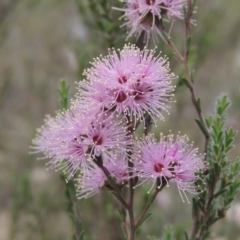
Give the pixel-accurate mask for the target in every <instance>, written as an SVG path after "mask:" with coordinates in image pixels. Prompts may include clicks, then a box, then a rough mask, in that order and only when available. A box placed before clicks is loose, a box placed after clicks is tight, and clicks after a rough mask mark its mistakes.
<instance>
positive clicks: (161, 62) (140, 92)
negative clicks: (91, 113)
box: [79, 45, 175, 123]
mask: <svg viewBox="0 0 240 240" xmlns="http://www.w3.org/2000/svg"><path fill="white" fill-rule="evenodd" d="M154 54H155V51H154V50H147V49H144V50H143V51H140V49H138V48H137V47H135V46H130V45H126V46H125V47H124V48H123V50H119V51H115V50H114V49H113V50H112V51H111V52H110V53H109V55H108V56H106V57H100V58H97V59H95V61H94V62H93V63H92V68H90V69H88V70H87V71H86V72H85V75H86V78H87V80H86V81H83V82H80V83H79V86H80V100H79V102H80V103H81V102H82V101H88V103H89V106H90V108H92V106H95V112H97V111H98V112H100V113H117V114H118V115H119V114H123V115H125V116H126V117H127V118H129V119H130V120H131V121H134V122H135V123H136V122H137V121H138V120H140V121H142V120H144V116H145V114H148V115H150V116H151V117H152V119H153V120H155V119H156V118H163V115H162V112H161V111H167V112H168V110H167V109H168V106H166V103H168V102H169V101H171V97H172V92H173V90H174V87H173V86H172V85H171V80H172V79H174V78H175V77H174V74H172V73H169V72H170V69H169V63H168V61H167V59H166V58H164V57H160V56H157V57H155V56H154Z"/></svg>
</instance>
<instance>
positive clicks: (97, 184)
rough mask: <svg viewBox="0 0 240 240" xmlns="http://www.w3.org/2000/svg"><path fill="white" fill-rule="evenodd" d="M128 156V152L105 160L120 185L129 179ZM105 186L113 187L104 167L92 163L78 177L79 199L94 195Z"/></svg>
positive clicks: (105, 164) (112, 175) (106, 165)
mask: <svg viewBox="0 0 240 240" xmlns="http://www.w3.org/2000/svg"><path fill="white" fill-rule="evenodd" d="M126 157H127V156H126V154H120V155H118V156H116V155H115V156H113V158H112V159H111V160H109V161H105V162H104V166H105V167H106V168H107V169H108V171H109V173H110V174H111V177H112V178H113V179H114V180H115V182H116V184H118V185H124V184H126V183H127V181H128V179H129V170H128V164H127V158H126ZM104 186H107V187H109V188H111V185H110V184H109V182H108V180H107V177H106V175H105V174H104V173H103V171H102V169H101V168H99V167H98V166H97V165H96V164H94V163H91V164H90V165H89V167H88V169H86V171H85V172H84V173H83V174H80V176H79V177H78V179H77V196H78V198H79V199H82V198H89V197H92V196H93V195H96V194H100V193H101V191H102V189H103V187H104Z"/></svg>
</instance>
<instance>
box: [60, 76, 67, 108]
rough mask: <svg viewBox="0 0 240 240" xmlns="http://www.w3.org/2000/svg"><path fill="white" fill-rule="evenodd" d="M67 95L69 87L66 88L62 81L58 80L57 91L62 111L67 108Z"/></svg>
mask: <svg viewBox="0 0 240 240" xmlns="http://www.w3.org/2000/svg"><path fill="white" fill-rule="evenodd" d="M68 93H69V86H67V84H66V82H65V80H64V79H61V80H60V88H59V89H58V94H59V103H60V106H61V108H62V109H67V108H68Z"/></svg>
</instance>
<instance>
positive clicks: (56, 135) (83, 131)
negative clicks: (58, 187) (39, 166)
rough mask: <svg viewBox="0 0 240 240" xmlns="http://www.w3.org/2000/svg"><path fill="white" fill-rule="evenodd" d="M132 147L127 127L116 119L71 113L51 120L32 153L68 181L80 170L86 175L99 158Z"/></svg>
mask: <svg viewBox="0 0 240 240" xmlns="http://www.w3.org/2000/svg"><path fill="white" fill-rule="evenodd" d="M100 120H101V121H100ZM130 145H131V139H130V137H129V134H128V133H127V130H126V127H125V126H123V125H122V123H121V122H119V121H117V119H113V117H111V118H108V119H106V120H104V119H103V118H101V119H99V118H92V117H88V116H86V115H83V114H82V113H78V112H76V111H75V112H74V111H72V110H71V111H67V112H66V113H64V114H58V115H57V117H56V118H55V119H53V118H49V119H48V120H47V121H46V123H45V125H44V126H43V127H42V128H41V129H40V130H39V133H38V136H37V137H36V139H35V140H34V141H33V146H32V149H33V152H35V153H37V152H43V153H44V154H45V157H46V158H50V161H49V163H48V165H49V168H53V169H56V170H59V169H64V171H65V172H67V173H68V175H69V177H68V179H69V178H71V177H72V176H73V175H74V174H75V173H76V172H77V171H78V170H80V171H85V169H86V167H87V166H88V164H89V162H91V161H92V160H93V159H94V158H95V157H96V156H100V155H102V156H103V158H104V159H109V158H110V157H112V151H113V149H114V151H115V152H116V153H117V152H122V151H125V152H126V151H127V148H128V146H130Z"/></svg>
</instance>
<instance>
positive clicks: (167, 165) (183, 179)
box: [134, 135, 204, 201]
mask: <svg viewBox="0 0 240 240" xmlns="http://www.w3.org/2000/svg"><path fill="white" fill-rule="evenodd" d="M137 149H138V150H137V151H136V153H135V157H134V168H135V173H136V174H137V175H138V177H139V180H140V184H142V183H144V182H152V187H153V186H154V185H155V184H157V187H158V188H159V189H160V188H161V187H162V186H164V185H167V186H168V185H169V183H175V184H176V185H177V187H178V190H179V194H180V196H181V198H182V200H183V201H184V198H186V199H187V200H188V198H187V195H186V193H185V192H190V193H192V194H194V195H196V194H197V193H198V191H197V190H196V187H195V182H196V181H197V180H198V179H199V177H198V174H197V173H199V172H200V171H201V170H203V169H204V161H203V158H204V157H203V155H199V154H198V152H197V149H194V148H193V146H192V144H190V143H189V141H188V138H187V137H186V136H177V137H176V138H174V136H173V135H169V136H167V137H163V136H162V135H161V136H160V141H159V142H156V140H155V139H154V137H153V136H148V137H146V138H145V139H143V140H142V141H138V144H137Z"/></svg>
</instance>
